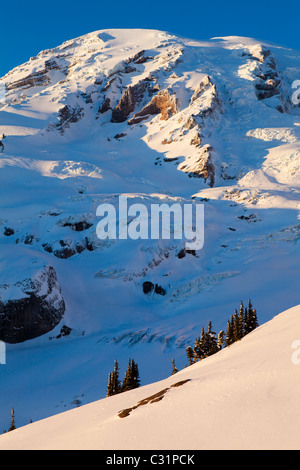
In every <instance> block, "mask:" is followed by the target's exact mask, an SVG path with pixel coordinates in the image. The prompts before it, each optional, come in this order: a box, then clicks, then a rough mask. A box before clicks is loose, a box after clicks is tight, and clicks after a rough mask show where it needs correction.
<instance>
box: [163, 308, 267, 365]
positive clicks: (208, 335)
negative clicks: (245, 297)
mask: <svg viewBox="0 0 300 470" xmlns="http://www.w3.org/2000/svg"><path fill="white" fill-rule="evenodd" d="M258 326H259V325H258V321H257V313H256V309H254V308H253V306H252V302H251V300H250V299H249V301H248V306H247V307H245V306H244V304H243V301H241V304H240V309H239V312H238V311H237V309H235V311H234V314H233V315H231V316H230V319H229V320H228V321H227V331H226V334H225V332H224V331H223V330H221V331H220V332H219V334H218V336H216V333H215V332H214V331H213V328H212V322H211V321H210V322H209V323H208V328H207V331H205V329H204V328H202V330H201V335H200V336H199V337H197V338H196V339H195V342H194V346H193V347H191V346H188V347H187V348H186V356H187V359H188V361H189V365H191V364H194V363H195V362H197V361H201V360H202V359H205V358H206V357H209V356H211V355H212V354H215V353H217V352H218V351H220V350H221V349H222V348H223V347H224V346H230V345H231V344H233V343H235V342H236V341H239V340H240V339H242V338H243V337H244V336H246V335H247V334H249V333H251V331H253V330H254V329H255V328H257V327H258ZM173 371H174V365H173ZM172 373H173V372H172Z"/></svg>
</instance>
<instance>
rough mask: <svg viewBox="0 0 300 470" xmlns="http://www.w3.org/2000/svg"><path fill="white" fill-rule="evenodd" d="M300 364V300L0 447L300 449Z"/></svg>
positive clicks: (19, 432)
mask: <svg viewBox="0 0 300 470" xmlns="http://www.w3.org/2000/svg"><path fill="white" fill-rule="evenodd" d="M299 367H300V306H299V305H298V306H296V307H294V308H291V309H289V310H287V311H285V312H283V313H281V314H279V315H277V316H276V317H275V318H273V319H272V320H271V321H269V322H268V323H266V324H264V325H262V326H261V327H259V328H258V329H256V330H254V331H253V332H252V333H250V334H249V335H247V336H246V337H244V338H243V339H242V340H241V341H240V342H237V343H234V344H233V345H231V346H229V347H227V348H226V349H223V350H222V351H220V352H219V353H217V354H215V355H214V356H211V357H209V358H206V359H204V360H202V361H200V362H198V363H196V364H194V365H192V366H189V367H186V368H184V369H183V370H181V371H179V372H178V373H177V374H175V375H173V376H171V377H168V378H167V379H165V380H162V381H160V382H156V383H153V384H151V385H147V386H144V387H141V388H139V389H135V390H132V391H129V392H123V393H121V394H120V395H115V396H112V397H108V398H105V399H102V400H99V401H96V402H94V403H91V404H88V405H85V406H83V407H80V408H76V409H74V410H71V411H67V412H65V413H61V414H58V415H56V416H53V417H51V418H47V419H44V420H42V421H39V422H36V423H32V424H29V425H27V426H25V427H22V428H20V429H16V430H15V431H12V432H10V433H7V434H4V435H2V436H0V449H1V450H59V449H61V450H65V449H66V450H100V449H104V450H139V449H141V450H147V449H149V450H156V449H157V450H187V449H189V450H201V449H204V450H209V449H213V450H221V449H222V450H223V449H224V450H229V449H233V450H239V449H241V450H260V449H261V450H299V449H300V444H299V426H300V405H299ZM174 384H177V386H175V387H172V385H174ZM165 389H166V390H165ZM161 391H164V393H163V395H162V399H161V400H160V401H156V402H155V401H154V402H152V403H151V402H150V401H151V400H150V401H149V400H148V401H147V403H144V404H142V405H140V406H138V407H137V408H135V409H133V410H132V411H130V412H129V415H127V416H125V417H123V418H121V417H119V412H120V411H122V410H125V409H130V408H132V407H133V406H135V405H137V404H138V402H140V401H141V400H145V399H147V398H148V399H149V397H152V396H153V395H159V396H161V395H160V394H159V392H161ZM152 399H153V400H155V398H152Z"/></svg>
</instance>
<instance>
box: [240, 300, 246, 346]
mask: <svg viewBox="0 0 300 470" xmlns="http://www.w3.org/2000/svg"><path fill="white" fill-rule="evenodd" d="M244 324H245V307H244V304H243V301H242V300H241V305H240V312H239V335H240V338H239V339H241V338H242V337H243V336H244Z"/></svg>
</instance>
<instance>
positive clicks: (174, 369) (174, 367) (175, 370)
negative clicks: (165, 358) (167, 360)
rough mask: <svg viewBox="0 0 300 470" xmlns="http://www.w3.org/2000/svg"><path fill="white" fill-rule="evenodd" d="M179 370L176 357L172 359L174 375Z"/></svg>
mask: <svg viewBox="0 0 300 470" xmlns="http://www.w3.org/2000/svg"><path fill="white" fill-rule="evenodd" d="M177 372H178V369H177V367H176V366H175V359H172V375H174V374H176V373H177Z"/></svg>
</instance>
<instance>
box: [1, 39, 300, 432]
mask: <svg viewBox="0 0 300 470" xmlns="http://www.w3.org/2000/svg"><path fill="white" fill-rule="evenodd" d="M299 79H300V53H299V52H297V51H293V50H290V49H286V48H283V47H280V46H277V45H272V44H268V43H263V44H262V43H260V42H259V41H256V40H254V39H248V38H240V37H227V38H214V39H211V40H208V41H194V40H189V39H185V38H179V37H176V36H174V35H172V34H169V33H165V32H160V31H154V30H105V31H104V30H102V31H97V32H94V33H91V34H88V35H85V36H82V37H80V38H77V39H74V40H70V41H68V42H66V43H64V44H63V45H61V46H59V47H56V48H54V49H51V50H47V51H42V52H41V53H39V54H38V55H37V56H36V57H32V58H31V59H30V60H29V61H28V62H27V63H25V64H23V65H21V66H19V67H17V68H15V69H14V70H12V71H11V72H9V73H8V74H7V75H6V76H5V77H3V78H2V84H5V90H6V94H5V97H4V99H3V98H2V99H1V109H0V137H1V139H0V140H1V144H0V150H1V154H0V188H1V201H0V208H1V212H0V246H1V258H0V263H1V264H0V265H1V285H0V306H1V315H0V332H1V337H0V339H2V340H4V341H5V342H6V345H7V364H6V366H0V375H1V380H0V387H1V397H2V398H1V404H0V409H1V413H0V416H1V422H0V424H2V427H3V428H4V429H5V428H6V427H7V426H8V424H7V423H9V419H10V410H11V407H12V406H13V407H14V408H15V410H16V420H17V424H18V425H23V424H26V423H28V422H29V420H30V419H32V420H33V421H36V420H37V419H41V418H44V417H47V416H49V415H52V414H55V413H59V412H61V411H63V410H66V409H70V408H73V407H74V406H77V405H78V403H81V404H85V403H88V402H91V401H94V400H96V399H98V398H102V397H103V396H104V395H105V389H106V385H107V376H108V372H109V371H110V370H111V368H112V367H113V361H114V359H116V358H117V359H118V361H119V362H120V366H121V370H124V368H125V367H126V365H127V362H128V358H129V357H134V358H135V360H136V361H137V362H138V364H139V367H140V373H141V379H142V383H150V382H153V381H156V380H161V379H163V378H164V377H167V376H168V375H169V372H170V363H171V359H172V358H173V357H174V358H175V360H176V361H177V366H178V367H179V368H181V367H184V366H185V363H186V358H185V347H186V346H187V345H188V344H190V342H191V341H192V340H193V339H194V337H195V336H198V335H199V332H200V329H201V327H202V326H206V325H207V324H208V321H210V320H211V321H212V323H213V326H214V329H215V330H219V329H225V328H226V323H227V320H228V319H229V316H230V315H231V314H232V313H233V312H234V309H235V308H238V307H239V303H240V300H244V301H247V300H248V298H251V300H252V302H253V304H254V306H255V308H256V309H257V312H258V317H259V322H260V323H264V322H265V321H268V320H270V319H271V318H272V317H273V316H274V315H275V314H276V313H279V312H280V311H283V310H285V309H287V308H289V307H292V306H294V305H297V304H298V303H299V293H298V292H299V243H297V242H298V240H299V233H300V224H299V219H298V216H299V188H300V183H299V181H300V180H299V174H300V166H299V161H300V158H299V157H300V108H299V106H298V104H297V100H296V101H295V100H294V99H293V97H294V96H295V88H293V86H294V83H295V82H296V81H297V80H299ZM2 88H3V87H2ZM119 195H126V196H127V197H128V198H130V201H132V202H141V203H143V204H145V205H146V206H147V207H149V206H150V205H151V204H152V203H163V202H167V203H170V204H171V203H173V202H177V203H180V204H185V203H191V202H193V203H194V204H195V203H202V204H204V210H205V243H204V247H203V249H202V250H199V251H197V252H196V253H193V252H191V253H188V252H186V251H185V250H184V241H183V240H174V239H172V240H151V239H150V240H130V239H128V240H106V241H102V240H99V239H98V237H97V235H96V225H97V222H98V221H99V218H98V217H97V216H96V209H97V207H98V206H99V204H102V203H110V204H113V205H115V206H116V207H117V204H118V196H119ZM145 282H148V283H152V284H151V285H152V286H155V285H157V286H158V288H157V289H154V288H153V289H152V290H151V289H150V292H148V293H145V289H143V286H144V283H145Z"/></svg>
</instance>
